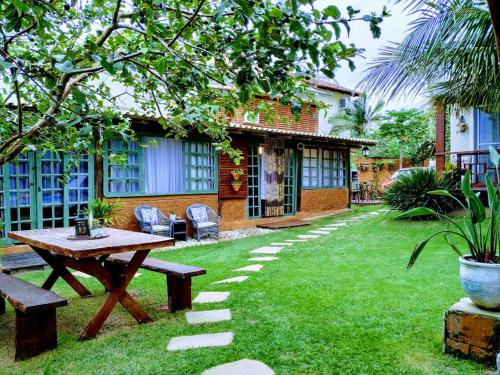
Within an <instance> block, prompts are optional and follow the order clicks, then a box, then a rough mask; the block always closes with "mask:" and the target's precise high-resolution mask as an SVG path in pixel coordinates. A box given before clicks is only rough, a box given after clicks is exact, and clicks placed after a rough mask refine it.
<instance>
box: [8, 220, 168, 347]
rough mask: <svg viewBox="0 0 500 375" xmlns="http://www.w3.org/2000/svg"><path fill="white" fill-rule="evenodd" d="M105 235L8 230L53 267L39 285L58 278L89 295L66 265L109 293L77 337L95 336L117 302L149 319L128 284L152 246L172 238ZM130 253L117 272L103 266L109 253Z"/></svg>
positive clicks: (141, 320) (120, 232) (114, 231)
mask: <svg viewBox="0 0 500 375" xmlns="http://www.w3.org/2000/svg"><path fill="white" fill-rule="evenodd" d="M106 231H107V233H108V234H109V236H108V237H106V238H101V239H89V240H74V239H73V240H72V239H69V237H70V235H73V234H74V233H75V230H74V228H54V229H35V230H24V231H14V232H9V234H8V236H9V237H10V238H12V239H14V240H17V241H20V242H22V243H25V244H27V245H30V246H31V247H32V248H33V250H34V251H35V252H36V253H38V254H39V255H40V257H41V258H42V259H43V260H45V261H46V262H47V264H48V265H49V266H50V267H52V272H51V274H50V275H49V277H48V278H47V280H46V281H45V283H44V284H43V286H42V288H44V289H46V290H50V289H51V288H52V287H53V286H54V284H55V282H56V281H57V279H58V278H59V277H61V278H62V279H64V281H66V283H68V284H69V285H70V286H71V287H72V288H73V289H74V290H75V291H76V292H77V293H78V294H79V295H80V296H81V297H90V296H91V293H90V291H89V290H88V289H87V288H86V287H85V286H84V285H83V284H82V283H80V281H78V279H77V278H76V277H75V276H73V275H72V274H71V272H69V271H68V268H72V269H75V270H78V271H80V272H84V273H86V274H88V275H91V276H94V277H95V278H96V279H97V280H99V282H100V283H101V284H102V285H103V286H104V287H105V289H106V290H107V291H108V292H109V294H108V295H107V296H106V298H105V300H104V302H103V304H102V305H101V307H100V308H99V310H98V311H97V313H96V314H95V315H94V317H93V318H92V319H91V320H90V322H89V323H88V324H87V327H86V328H85V330H84V331H83V333H82V334H81V335H80V340H85V339H90V338H94V337H95V336H96V335H97V333H98V332H99V330H100V329H101V327H102V325H103V324H104V322H105V321H106V319H107V318H108V316H109V315H110V314H111V311H113V309H114V307H115V306H116V305H117V303H118V302H120V304H121V305H122V306H123V307H124V308H125V309H126V310H127V311H128V312H129V313H130V315H132V316H133V317H134V318H135V319H136V320H137V321H138V322H139V323H146V322H149V321H151V320H152V319H151V318H150V316H149V315H148V314H147V313H146V312H145V311H144V310H143V309H142V308H141V307H140V306H139V304H138V303H137V302H136V301H135V300H134V299H133V298H132V296H131V295H130V294H129V293H128V292H127V290H126V289H127V286H128V284H129V283H130V281H131V280H132V278H133V277H134V275H135V273H136V272H137V270H138V269H139V267H140V266H141V264H142V262H143V261H144V259H146V257H147V255H148V253H149V252H150V251H151V249H155V248H160V247H166V246H172V245H174V243H175V241H174V239H172V238H169V237H162V236H155V235H151V234H146V233H139V232H131V231H126V230H120V229H113V228H106ZM125 252H133V253H134V255H133V257H132V259H131V261H130V262H129V263H128V265H127V266H126V267H124V268H122V269H121V270H120V273H117V272H118V271H116V270H113V269H107V268H105V267H104V261H105V260H106V259H107V258H108V256H110V255H112V254H117V253H125Z"/></svg>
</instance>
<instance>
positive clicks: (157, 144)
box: [105, 137, 217, 197]
mask: <svg viewBox="0 0 500 375" xmlns="http://www.w3.org/2000/svg"><path fill="white" fill-rule="evenodd" d="M141 142H142V143H144V144H145V145H146V146H145V147H142V146H140V145H139V143H138V142H130V143H128V144H126V143H124V142H123V141H121V140H115V139H113V140H110V141H108V155H112V154H117V155H124V156H125V158H126V163H125V164H123V163H120V162H119V160H118V159H117V160H116V161H114V162H113V161H110V160H109V157H108V158H106V161H105V162H106V163H107V167H105V181H106V184H105V186H106V188H107V191H106V195H108V196H115V197H119V196H139V195H166V194H186V193H211V192H215V191H216V189H217V180H216V176H217V161H216V153H215V150H214V148H213V147H212V145H211V144H210V143H208V142H203V141H184V142H183V141H180V140H176V139H167V138H160V137H143V138H142V139H141Z"/></svg>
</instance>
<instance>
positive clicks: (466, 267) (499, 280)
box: [458, 255, 500, 311]
mask: <svg viewBox="0 0 500 375" xmlns="http://www.w3.org/2000/svg"><path fill="white" fill-rule="evenodd" d="M458 261H459V262H460V283H461V284H462V289H463V290H464V291H465V293H467V296H468V297H469V298H470V299H471V300H472V302H473V303H474V304H475V305H476V306H477V307H480V308H483V309H488V310H495V311H500V264H497V263H480V262H476V261H474V260H471V256H470V255H468V256H465V257H464V258H462V257H459V258H458Z"/></svg>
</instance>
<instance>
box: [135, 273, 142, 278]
mask: <svg viewBox="0 0 500 375" xmlns="http://www.w3.org/2000/svg"><path fill="white" fill-rule="evenodd" d="M141 275H142V273H140V272H137V273H136V274H135V275H134V278H136V277H139V276H141Z"/></svg>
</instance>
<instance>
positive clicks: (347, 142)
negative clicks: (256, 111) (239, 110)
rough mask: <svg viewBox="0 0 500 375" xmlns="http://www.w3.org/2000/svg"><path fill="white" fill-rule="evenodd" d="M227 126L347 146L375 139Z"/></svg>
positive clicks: (358, 144) (369, 143)
mask: <svg viewBox="0 0 500 375" xmlns="http://www.w3.org/2000/svg"><path fill="white" fill-rule="evenodd" d="M227 128H228V129H229V130H230V131H231V130H233V131H234V130H238V129H240V130H242V131H246V132H252V133H257V134H262V135H266V134H282V135H290V136H294V138H296V139H297V140H302V139H303V140H316V141H323V142H325V141H327V142H328V141H333V142H335V143H338V144H344V145H349V146H364V145H367V146H368V145H375V144H377V141H374V140H373V139H361V138H351V137H339V136H334V135H323V134H314V133H310V132H302V131H297V130H288V129H278V128H266V127H262V126H253V125H239V124H233V123H231V124H230V125H229V126H227Z"/></svg>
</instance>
